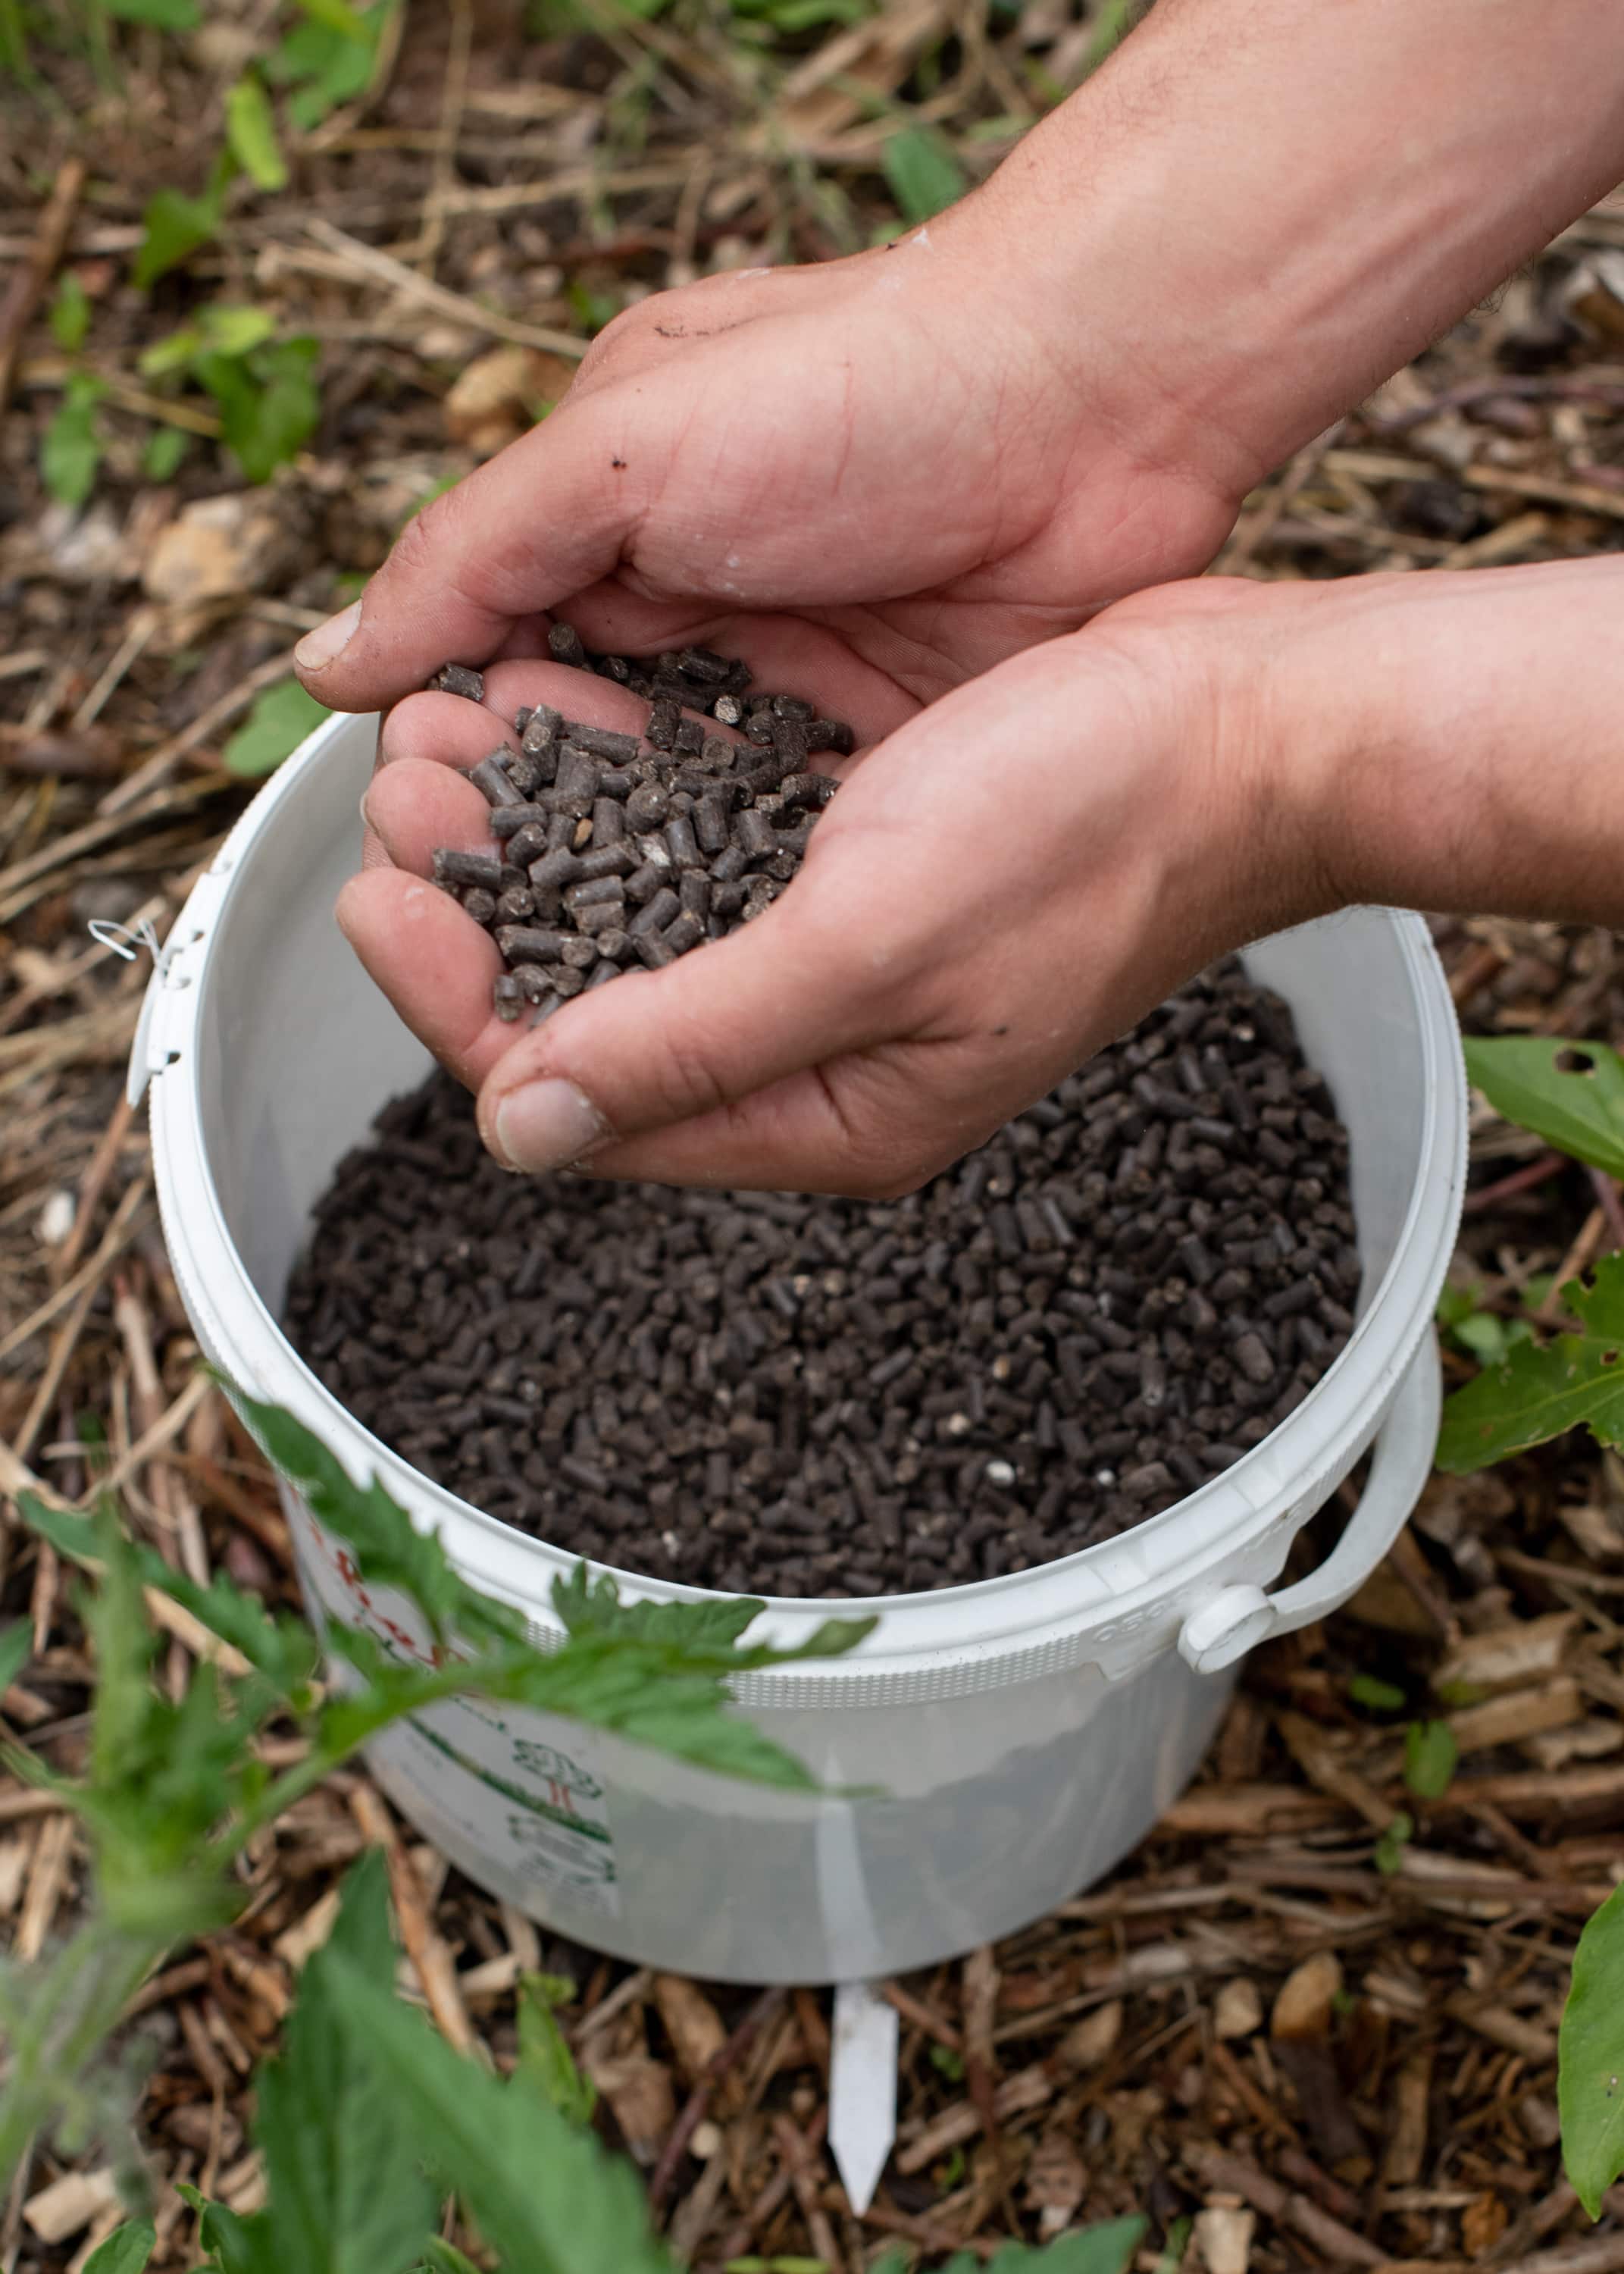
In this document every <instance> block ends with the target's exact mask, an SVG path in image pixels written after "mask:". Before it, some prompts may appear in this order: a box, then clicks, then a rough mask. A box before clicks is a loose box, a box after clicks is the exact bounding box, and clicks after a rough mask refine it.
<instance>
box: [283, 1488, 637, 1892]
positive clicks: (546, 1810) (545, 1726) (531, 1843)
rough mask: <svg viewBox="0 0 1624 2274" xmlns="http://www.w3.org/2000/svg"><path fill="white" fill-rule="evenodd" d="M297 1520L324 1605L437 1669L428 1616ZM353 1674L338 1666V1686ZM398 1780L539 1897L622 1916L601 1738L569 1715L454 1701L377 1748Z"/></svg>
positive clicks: (296, 1516)
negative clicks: (373, 1581) (597, 1741)
mask: <svg viewBox="0 0 1624 2274" xmlns="http://www.w3.org/2000/svg"><path fill="white" fill-rule="evenodd" d="M285 1497H286V1499H287V1502H288V1503H289V1510H290V1513H291V1514H292V1517H293V1532H294V1541H295V1547H296V1549H297V1555H298V1563H299V1570H300V1573H301V1576H302V1577H303V1578H304V1581H305V1590H306V1593H307V1594H308V1595H309V1596H310V1598H311V1599H312V1605H317V1606H320V1609H321V1610H323V1611H325V1612H327V1614H328V1615H331V1616H332V1617H333V1618H335V1619H337V1620H339V1621H340V1622H341V1623H342V1624H343V1625H345V1626H349V1627H359V1628H361V1629H362V1630H364V1631H365V1632H366V1633H367V1634H370V1635H371V1636H372V1638H374V1640H376V1641H377V1642H378V1643H379V1644H380V1645H381V1646H382V1647H383V1648H384V1649H385V1650H386V1651H387V1653H389V1655H390V1656H391V1657H392V1658H395V1659H400V1660H416V1661H417V1663H418V1664H419V1665H432V1663H433V1660H434V1650H433V1645H432V1643H431V1641H430V1639H429V1637H428V1635H427V1633H426V1632H425V1630H424V1628H423V1626H422V1624H421V1623H420V1621H419V1620H418V1618H417V1614H416V1612H415V1611H414V1610H413V1609H412V1608H411V1606H410V1604H409V1603H407V1601H406V1600H405V1599H404V1597H403V1596H401V1595H399V1594H397V1593H395V1590H394V1589H393V1588H388V1587H372V1588H369V1587H368V1586H366V1585H365V1583H364V1581H363V1580H362V1577H361V1575H360V1572H359V1570H357V1566H356V1563H355V1559H354V1558H353V1557H352V1556H351V1555H350V1552H349V1550H348V1548H346V1547H344V1545H343V1543H342V1541H341V1540H335V1539H334V1538H333V1536H332V1535H331V1533H330V1532H327V1531H326V1530H325V1529H324V1528H323V1527H322V1526H321V1525H319V1524H318V1523H317V1522H316V1521H315V1519H314V1517H312V1515H311V1514H310V1511H309V1510H308V1509H306V1508H305V1506H304V1505H303V1503H302V1502H299V1501H298V1500H297V1497H296V1496H295V1495H292V1494H289V1495H285ZM342 1672H343V1669H342V1667H335V1668H334V1673H335V1677H338V1678H342ZM372 1751H374V1752H375V1753H377V1754H379V1755H380V1756H381V1757H382V1758H383V1760H384V1761H385V1762H386V1763H387V1766H389V1767H390V1768H391V1769H392V1770H393V1771H394V1772H395V1775H396V1776H397V1777H400V1778H403V1779H404V1780H405V1781H407V1782H409V1783H410V1784H411V1785H413V1786H415V1787H416V1788H417V1789H418V1790H419V1791H420V1792H421V1793H422V1794H423V1796H424V1798H425V1801H426V1802H427V1803H429V1804H430V1805H431V1806H432V1808H434V1809H435V1810H436V1811H439V1812H440V1814H441V1815H442V1816H445V1817H447V1818H450V1819H451V1821H452V1822H453V1823H454V1824H455V1826H456V1828H457V1829H458V1830H459V1831H460V1832H461V1833H462V1834H463V1836H464V1837H465V1838H466V1839H467V1841H469V1844H470V1846H471V1847H474V1848H476V1849H478V1850H479V1851H480V1853H482V1854H484V1855H486V1856H490V1857H491V1859H492V1862H493V1863H500V1864H504V1865H506V1867H507V1868H508V1870H509V1871H514V1872H516V1873H517V1874H518V1875H519V1876H520V1877H521V1878H522V1879H526V1880H529V1881H530V1882H531V1883H532V1884H533V1885H535V1886H536V1887H537V1888H538V1891H539V1892H543V1893H545V1892H546V1891H549V1890H550V1891H552V1892H553V1893H556V1894H558V1895H559V1897H560V1899H561V1900H563V1901H566V1902H568V1903H570V1904H573V1905H574V1906H575V1907H576V1908H577V1909H587V1910H590V1911H594V1912H596V1913H597V1914H598V1916H602V1917H609V1918H616V1917H618V1916H620V1888H619V1885H618V1878H617V1873H616V1869H615V1856H614V1840H613V1834H612V1833H611V1831H610V1826H609V1813H608V1808H607V1804H606V1799H605V1791H604V1784H603V1779H602V1777H601V1775H600V1774H599V1773H598V1772H599V1762H598V1753H597V1749H596V1747H595V1746H594V1744H593V1742H592V1736H591V1732H590V1730H587V1729H584V1728H582V1727H581V1725H580V1724H579V1723H578V1722H575V1721H568V1720H567V1719H565V1718H564V1717H563V1716H562V1715H560V1714H553V1713H536V1712H534V1711H532V1710H531V1709H530V1708H528V1707H525V1706H496V1705H492V1704H491V1703H490V1702H488V1701H487V1700H485V1699H484V1698H447V1699H446V1700H445V1702H444V1703H443V1704H441V1705H439V1706H430V1707H428V1708H426V1709H425V1711H424V1712H423V1713H417V1714H414V1715H413V1716H411V1717H410V1719H409V1720H408V1721H404V1722H402V1723H399V1724H397V1726H396V1727H395V1728H393V1729H389V1730H387V1731H385V1733H384V1734H383V1735H382V1736H380V1737H378V1738H376V1739H375V1740H374V1741H373V1744H372Z"/></svg>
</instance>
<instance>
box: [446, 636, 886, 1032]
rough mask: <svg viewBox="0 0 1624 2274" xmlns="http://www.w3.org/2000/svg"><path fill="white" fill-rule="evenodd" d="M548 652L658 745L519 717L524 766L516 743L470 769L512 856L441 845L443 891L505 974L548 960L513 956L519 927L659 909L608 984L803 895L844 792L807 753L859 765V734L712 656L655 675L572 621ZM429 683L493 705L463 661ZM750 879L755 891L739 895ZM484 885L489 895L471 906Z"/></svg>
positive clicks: (535, 710) (540, 1007)
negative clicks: (608, 685) (628, 714)
mask: <svg viewBox="0 0 1624 2274" xmlns="http://www.w3.org/2000/svg"><path fill="white" fill-rule="evenodd" d="M547 646H548V651H549V653H550V654H551V655H552V656H553V659H554V660H555V661H556V662H560V663H564V664H569V665H572V666H575V668H577V669H580V670H583V671H591V672H596V673H598V674H599V675H600V676H602V677H605V678H608V679H612V680H613V681H616V682H617V683H618V684H619V685H621V686H624V687H627V688H629V689H632V690H633V691H634V692H635V693H636V694H638V695H640V696H642V697H645V698H646V699H647V700H648V701H649V703H650V711H649V717H648V721H647V730H646V741H647V743H648V745H649V747H648V749H647V750H646V751H645V750H644V749H643V741H642V740H640V738H639V737H638V736H637V735H635V734H624V733H621V732H619V731H618V730H616V729H613V728H611V727H593V726H589V725H585V724H583V723H582V722H580V721H579V720H575V719H566V718H565V717H564V716H563V715H562V713H561V712H557V711H553V710H550V709H549V708H548V707H547V705H546V704H536V705H533V706H531V707H529V708H526V709H524V710H523V711H521V712H518V713H517V714H516V715H515V725H516V726H517V727H518V731H519V736H520V746H519V748H518V749H517V750H516V751H515V750H514V749H510V748H508V746H506V745H504V746H503V747H502V748H500V749H496V750H493V751H492V752H491V754H490V756H489V757H485V758H482V759H481V760H480V762H479V764H477V766H473V767H471V768H470V780H472V781H473V782H474V783H475V784H476V786H477V787H478V788H479V789H480V790H481V791H482V792H483V793H484V795H485V800H486V802H487V804H488V805H489V807H490V809H491V810H490V829H491V834H492V838H493V839H494V840H496V841H497V842H498V844H499V845H500V846H501V847H503V848H504V849H505V851H506V855H507V859H506V861H505V862H504V861H503V860H502V859H501V858H500V855H492V854H488V853H485V852H483V851H479V850H476V849H470V848H465V847H455V846H450V847H440V849H439V850H438V851H437V852H436V853H435V855H434V877H435V881H436V882H437V883H439V884H441V885H444V886H445V887H446V889H447V891H450V892H456V893H457V894H458V895H459V896H460V897H461V898H462V906H463V907H464V908H465V909H466V910H467V911H468V913H469V914H470V915H473V916H474V918H475V920H476V921H477V922H479V923H482V924H483V925H484V926H485V929H486V930H488V931H490V932H491V933H492V936H493V937H494V938H495V940H496V943H497V946H498V948H499V949H500V951H501V953H502V957H503V960H504V962H505V963H506V964H508V966H509V967H510V968H509V971H508V973H506V974H505V975H504V976H510V975H511V974H512V971H513V970H514V969H520V968H529V966H530V964H532V963H533V962H534V960H535V959H534V957H533V956H531V955H530V954H529V953H527V952H526V951H524V950H523V949H521V950H520V951H518V952H517V953H511V952H510V951H509V948H508V945H507V944H506V943H507V942H508V939H509V938H510V937H511V936H512V935H513V932H514V930H515V921H516V922H518V924H519V925H520V926H521V928H522V927H523V921H524V920H525V919H527V918H529V917H530V916H532V915H534V916H537V917H538V918H540V919H541V920H542V922H543V923H544V924H545V925H557V926H561V927H562V928H563V929H564V930H567V931H571V932H574V933H578V934H580V935H581V936H582V937H583V938H593V937H598V936H599V935H601V933H602V932H603V931H604V930H605V925H606V924H607V923H609V922H613V923H615V924H617V925H618V924H619V922H620V919H619V917H618V916H616V917H613V918H611V917H609V916H606V915H605V909H606V908H607V907H608V906H609V904H610V903H611V902H612V901H615V902H618V901H620V900H626V901H628V902H629V903H630V904H631V905H632V907H635V908H637V909H639V910H640V911H642V910H646V909H647V908H648V907H650V906H651V905H655V904H656V903H658V908H659V914H658V918H656V917H652V916H651V917H650V918H649V920H648V921H647V922H643V921H642V920H641V918H638V919H633V920H631V921H629V922H628V923H627V925H626V930H627V932H628V935H629V945H628V948H627V950H626V952H624V953H621V954H619V955H615V956H604V957H602V958H601V959H600V960H598V963H597V965H596V968H594V971H593V976H592V982H591V983H592V984H593V985H594V986H602V985H605V984H606V983H607V982H608V981H609V980H610V979H611V978H613V977H614V976H615V975H616V974H617V973H618V972H620V971H621V970H625V969H629V968H638V967H642V968H647V969H649V970H661V969H664V968H665V966H666V965H667V964H669V963H672V962H674V960H676V958H677V957H678V956H679V955H686V954H688V953H690V952H691V951H692V950H693V949H695V948H696V947H700V946H703V945H704V944H705V942H706V941H708V940H712V939H724V938H726V936H727V934H728V933H729V932H731V931H733V930H736V929H737V928H738V926H739V925H741V924H742V923H750V922H754V921H755V919H756V917H757V916H759V915H762V914H763V911H764V910H765V909H766V908H768V907H770V906H771V903H772V901H773V900H774V899H775V898H776V897H777V895H778V892H780V891H781V890H782V889H783V887H784V886H786V885H788V884H790V883H792V882H793V879H794V877H795V874H796V872H797V870H799V868H800V866H801V861H802V859H803V857H804V856H805V854H806V849H807V842H808V835H809V833H810V831H811V828H812V825H813V824H814V823H815V822H816V819H817V817H818V816H819V814H821V813H822V811H823V809H824V807H825V806H826V805H827V804H828V802H829V800H830V799H831V797H832V796H833V794H834V793H835V790H836V789H837V788H838V783H837V782H836V781H835V780H834V779H833V777H832V776H831V775H828V774H819V773H815V772H810V771H809V770H808V763H807V762H808V753H809V752H810V751H812V750H814V749H841V750H845V751H850V750H851V749H853V747H854V738H853V734H852V730H851V728H850V727H847V726H846V725H845V724H844V723H843V722H842V721H840V720H838V719H819V718H818V717H816V705H815V704H812V703H810V702H808V700H807V698H806V697H804V696H799V695H788V694H762V693H756V694H753V695H747V692H746V690H747V689H748V686H749V679H750V674H749V672H748V668H747V666H745V665H744V664H742V663H740V662H738V661H736V660H733V659H729V658H728V657H726V656H721V655H717V654H715V653H714V652H713V651H711V649H709V648H697V647H696V648H683V649H680V650H679V651H672V652H670V653H667V654H664V655H660V656H657V657H656V658H655V659H654V660H653V663H652V665H645V664H641V663H638V662H637V661H636V660H635V659H630V658H628V657H625V656H594V655H592V654H590V652H589V651H588V650H587V648H586V647H585V645H584V644H583V642H582V640H581V639H580V637H579V636H578V635H577V634H576V633H575V631H574V630H573V629H571V628H570V627H569V626H568V624H554V625H553V628H552V629H551V630H550V631H549V633H548V635H547ZM432 683H433V684H434V685H435V686H437V687H450V688H452V689H454V691H456V692H461V693H470V694H472V695H474V696H475V697H479V696H481V695H482V694H483V692H484V681H483V678H482V676H481V674H479V673H478V672H477V671H475V670H474V669H472V668H471V667H470V666H466V665H462V664H447V666H446V667H445V669H444V670H443V671H441V672H439V673H437V674H436V675H435V678H434V681H433V682H432ZM706 711H709V712H711V713H712V714H713V715H714V716H715V717H716V719H718V722H721V723H726V724H729V725H733V726H741V727H743V728H744V731H745V733H746V734H747V735H748V741H745V742H739V741H734V740H732V739H730V738H729V737H727V736H726V735H719V734H707V732H706V730H705V727H704V725H703V720H702V719H701V718H700V717H698V716H695V715H691V714H693V713H703V712H706ZM752 872H753V873H752ZM605 877H615V878H616V879H623V880H624V884H623V890H619V889H618V890H617V891H616V892H590V893H588V892H579V891H573V890H571V889H570V888H571V887H572V886H576V885H582V884H589V883H590V884H596V883H597V882H598V881H599V880H601V879H603V878H605ZM689 877H692V878H694V879H695V886H694V888H693V889H691V890H686V889H685V892H684V894H683V896H682V898H681V899H680V902H678V903H676V904H674V905H673V904H672V894H671V889H670V888H671V887H672V885H674V884H676V883H677V882H678V881H679V880H680V881H681V882H682V883H683V884H684V885H685V887H686V885H687V880H688V878H689ZM741 878H743V879H746V880H747V884H746V888H745V889H741V890H740V891H738V892H734V891H733V890H731V889H730V888H731V887H732V886H733V885H735V884H736V883H738V881H739V880H740V879H741ZM470 888H474V889H475V891H476V892H477V897H475V898H473V899H471V900H470V897H469V892H470ZM526 893H528V895H529V904H528V906H527V905H526V904H525V900H524V895H525V894H526ZM493 999H494V1003H495V1008H496V1010H497V1012H498V1013H499V1014H500V1016H501V1017H502V1018H504V1019H514V1018H517V1017H518V1016H519V1015H520V1014H521V1010H522V1009H523V1008H528V1009H529V1010H530V1012H531V1013H533V1014H534V1016H535V1017H537V1018H538V1019H539V1018H545V1017H549V1016H550V1015H551V1014H552V1013H553V1011H555V1010H556V1009H557V1008H558V993H557V990H550V991H549V992H547V993H545V994H544V995H538V993H537V991H536V990H535V986H534V983H531V982H527V983H525V987H524V989H523V1003H522V1004H521V1003H520V1001H519V1000H518V999H517V998H515V994H514V990H512V989H511V988H508V987H505V986H500V985H499V988H498V991H497V993H496V995H495V997H494V998H493Z"/></svg>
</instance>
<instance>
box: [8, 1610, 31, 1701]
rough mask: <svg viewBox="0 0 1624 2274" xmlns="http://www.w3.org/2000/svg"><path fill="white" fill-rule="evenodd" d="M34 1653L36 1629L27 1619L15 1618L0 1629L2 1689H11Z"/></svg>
mask: <svg viewBox="0 0 1624 2274" xmlns="http://www.w3.org/2000/svg"><path fill="white" fill-rule="evenodd" d="M33 1655H34V1629H33V1628H32V1627H31V1626H30V1625H29V1623H28V1622H27V1620H26V1619H13V1620H12V1622H11V1625H10V1626H8V1627H5V1628H3V1629H0V1690H9V1689H10V1688H11V1684H12V1683H14V1682H15V1681H16V1679H17V1677H18V1675H19V1674H20V1673H21V1672H22V1670H23V1668H24V1667H25V1666H26V1665H27V1663H28V1660H30V1658H32V1656H33Z"/></svg>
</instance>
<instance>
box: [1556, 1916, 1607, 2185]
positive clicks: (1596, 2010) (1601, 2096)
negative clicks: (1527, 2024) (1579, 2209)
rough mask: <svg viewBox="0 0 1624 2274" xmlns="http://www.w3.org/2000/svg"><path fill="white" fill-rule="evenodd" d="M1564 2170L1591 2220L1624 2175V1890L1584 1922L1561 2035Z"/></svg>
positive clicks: (1559, 2061) (1559, 2094)
mask: <svg viewBox="0 0 1624 2274" xmlns="http://www.w3.org/2000/svg"><path fill="white" fill-rule="evenodd" d="M1556 2089H1557V2105H1558V2109H1559V2111H1560V2116H1561V2120H1562V2167H1563V2169H1564V2170H1565V2171H1566V2172H1567V2174H1568V2181H1569V2183H1570V2184H1571V2186H1572V2187H1573V2191H1574V2193H1575V2195H1577V2196H1578V2198H1579V2200H1580V2202H1582V2203H1583V2205H1584V2208H1585V2209H1586V2210H1588V2211H1589V2213H1590V2217H1591V2218H1600V2217H1601V2199H1602V2197H1603V2195H1605V2193H1606V2191H1607V2189H1608V2188H1609V2187H1611V2186H1612V2185H1613V2181H1614V2180H1616V2179H1617V2178H1618V2177H1619V2175H1620V2172H1624V1887H1616V1888H1614V1890H1613V1894H1610V1895H1609V1896H1608V1898H1607V1900H1606V1901H1605V1903H1604V1904H1603V1905H1602V1907H1601V1909H1599V1910H1598V1911H1597V1912H1596V1913H1595V1915H1594V1916H1592V1917H1591V1918H1590V1921H1589V1923H1588V1924H1587V1925H1586V1927H1585V1930H1584V1931H1583V1934H1582V1935H1581V1936H1580V1937H1579V1946H1578V1948H1577V1949H1576V1950H1575V1953H1574V1964H1573V1982H1572V1985H1571V1987H1570V1988H1569V1990H1568V2005H1567V2007H1566V2010H1565V2011H1564V2013H1563V2014H1562V2026H1561V2029H1560V2033H1559V2035H1558V2038H1557V2087H1556Z"/></svg>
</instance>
